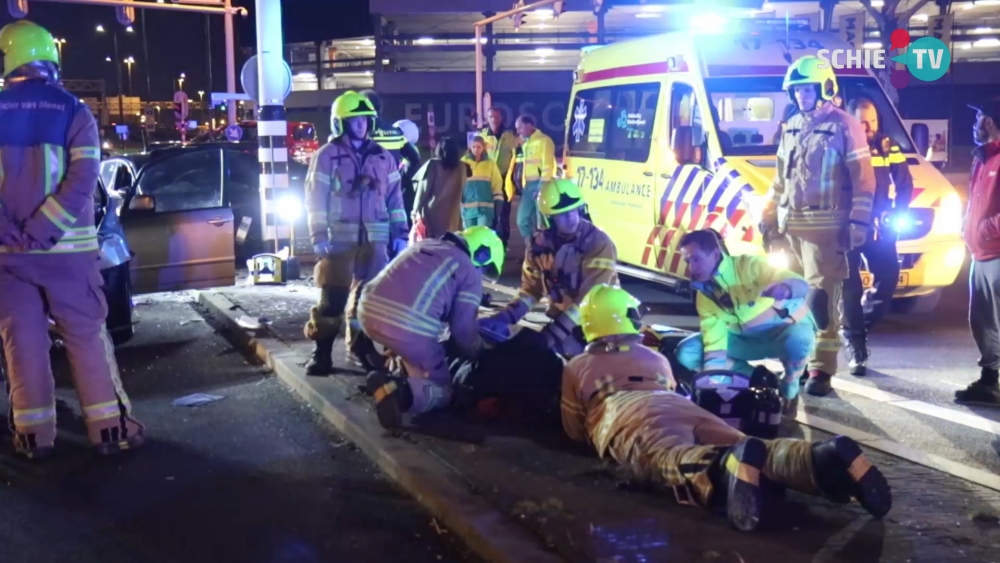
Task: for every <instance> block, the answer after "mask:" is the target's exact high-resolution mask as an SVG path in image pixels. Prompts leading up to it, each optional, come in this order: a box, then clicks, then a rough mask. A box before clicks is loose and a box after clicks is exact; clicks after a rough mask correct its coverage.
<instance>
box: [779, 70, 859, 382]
mask: <svg viewBox="0 0 1000 563" xmlns="http://www.w3.org/2000/svg"><path fill="white" fill-rule="evenodd" d="M824 67H825V68H824ZM783 88H784V89H785V91H786V92H787V93H788V96H789V97H790V98H791V99H792V101H793V102H794V103H795V104H797V106H798V108H799V113H798V114H796V115H794V116H792V117H791V118H790V119H789V120H788V123H787V125H786V126H785V131H784V134H783V135H782V136H781V143H780V144H779V145H778V160H777V167H776V171H775V175H774V182H773V183H772V185H771V190H770V192H769V194H768V195H769V201H768V207H767V209H766V210H765V214H764V218H763V221H762V224H761V231H762V232H763V233H765V235H766V236H769V237H772V238H773V237H774V236H775V235H777V234H781V235H784V237H785V241H786V242H787V244H788V245H789V246H790V247H791V250H792V253H793V256H792V257H791V258H793V262H794V265H793V267H794V268H796V270H797V271H798V272H800V273H801V274H803V276H804V277H805V279H806V281H807V282H808V283H809V285H810V286H811V287H813V288H816V289H822V290H824V292H825V309H826V310H827V313H828V322H827V323H826V325H825V326H822V327H821V330H820V331H819V333H818V334H817V339H816V351H815V352H814V354H813V356H812V358H810V359H809V364H808V369H809V379H808V381H807V382H806V386H805V390H806V392H807V393H809V394H811V395H818V396H824V395H827V394H829V393H830V391H831V389H832V386H831V383H830V378H831V377H832V376H833V375H834V374H835V373H836V372H837V354H838V352H839V351H840V339H839V335H838V334H837V332H838V330H839V327H840V311H839V305H840V300H841V290H842V288H843V281H844V278H846V277H847V256H846V253H847V252H848V251H850V250H852V249H854V248H856V247H858V246H861V245H862V244H864V243H865V241H866V240H867V239H868V229H869V224H870V221H871V210H872V198H873V197H874V194H875V171H874V169H873V168H872V160H871V152H870V151H869V149H868V140H867V137H866V136H865V132H864V129H863V128H862V127H861V123H859V122H858V120H856V119H854V118H853V117H852V116H850V115H849V114H847V113H846V112H845V111H844V110H842V109H839V108H837V107H836V106H835V105H834V104H833V103H832V100H833V99H834V97H835V96H836V95H837V91H838V89H837V79H836V76H835V75H834V73H833V70H832V69H831V68H830V67H829V65H824V64H823V62H822V61H820V60H819V59H818V58H817V57H814V56H805V57H802V58H800V59H799V60H797V61H795V62H794V63H792V65H791V66H790V67H789V68H788V73H787V74H786V75H785V81H784V86H783Z"/></svg>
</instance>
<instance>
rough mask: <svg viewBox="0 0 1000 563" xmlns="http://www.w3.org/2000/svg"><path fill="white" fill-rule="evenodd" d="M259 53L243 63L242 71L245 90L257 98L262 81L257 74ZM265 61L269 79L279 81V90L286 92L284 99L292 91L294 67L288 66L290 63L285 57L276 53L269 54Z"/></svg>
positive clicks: (241, 79) (241, 77)
mask: <svg viewBox="0 0 1000 563" xmlns="http://www.w3.org/2000/svg"><path fill="white" fill-rule="evenodd" d="M258 56H259V55H254V56H252V57H250V58H249V59H247V62H246V64H244V65H243V70H242V71H241V72H240V84H242V85H243V91H244V92H246V93H247V95H248V96H250V97H251V98H252V99H254V100H256V99H257V97H258V96H259V93H258V88H259V85H260V82H259V81H258V78H259V77H258V76H257V74H258V73H257V57H258ZM265 62H266V63H267V64H266V65H265V67H266V70H265V72H267V74H268V77H267V79H268V80H277V81H279V88H278V89H279V91H281V92H284V94H283V95H282V96H281V99H282V100H284V99H285V98H287V97H288V95H289V94H291V93H292V69H291V68H290V67H289V66H288V63H286V62H285V60H284V59H282V58H278V57H277V56H275V55H268V56H267V58H266V60H265Z"/></svg>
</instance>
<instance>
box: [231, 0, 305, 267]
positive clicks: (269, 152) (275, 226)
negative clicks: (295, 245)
mask: <svg viewBox="0 0 1000 563" xmlns="http://www.w3.org/2000/svg"><path fill="white" fill-rule="evenodd" d="M255 6H256V10H257V14H256V16H257V76H258V80H257V91H256V92H247V94H250V95H254V94H256V96H257V138H258V146H259V148H258V151H257V159H258V160H259V161H260V210H261V215H262V217H261V219H262V222H261V227H262V228H261V231H262V232H263V234H264V236H263V238H264V240H270V239H272V238H273V239H274V246H275V252H277V251H278V246H279V239H281V238H284V237H282V236H281V235H282V234H283V233H281V232H280V231H279V221H278V219H279V218H278V217H277V216H276V214H275V211H276V209H275V207H276V204H277V203H278V202H279V201H281V200H282V199H283V196H284V194H286V193H288V191H289V190H288V147H287V144H286V143H287V138H288V123H287V122H286V121H285V105H284V104H285V91H284V87H285V84H284V80H280V79H279V78H280V74H281V73H284V72H286V70H285V62H284V59H283V57H282V53H283V51H284V43H283V39H282V31H281V0H256V4H255ZM232 106H235V104H231V107H232ZM232 109H233V110H235V107H232ZM282 227H283V225H282ZM289 227H291V230H294V228H295V224H294V222H291V224H290V225H289ZM289 238H290V239H292V240H294V237H291V236H289ZM290 252H291V253H292V254H294V249H290Z"/></svg>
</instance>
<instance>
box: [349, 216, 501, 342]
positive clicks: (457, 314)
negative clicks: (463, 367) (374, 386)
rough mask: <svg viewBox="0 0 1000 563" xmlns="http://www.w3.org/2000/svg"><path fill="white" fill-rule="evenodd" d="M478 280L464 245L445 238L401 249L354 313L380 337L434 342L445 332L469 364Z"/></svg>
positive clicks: (480, 291) (476, 330) (367, 289)
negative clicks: (378, 327)
mask: <svg viewBox="0 0 1000 563" xmlns="http://www.w3.org/2000/svg"><path fill="white" fill-rule="evenodd" d="M482 296H483V282H482V276H481V275H480V273H479V271H478V270H476V267H475V266H474V265H473V264H472V259H471V258H470V257H469V251H468V249H467V247H466V246H465V242H464V241H463V240H462V239H460V238H459V237H457V236H455V235H453V234H448V235H445V236H444V237H442V238H436V239H426V240H422V241H420V242H418V243H416V244H415V245H413V246H411V247H409V248H407V249H406V250H405V251H403V253H402V254H400V255H399V256H397V257H396V258H395V259H394V260H393V261H392V262H390V263H389V265H388V266H386V268H385V269H383V270H382V272H381V273H379V274H378V275H377V276H375V279H373V280H372V281H370V282H368V284H366V285H365V289H364V291H363V292H362V294H361V301H360V305H359V307H358V314H359V316H365V317H367V319H366V321H365V322H372V321H376V322H378V323H380V324H381V325H382V326H383V327H384V330H382V332H383V333H384V334H395V335H399V337H400V338H407V337H409V338H425V339H428V340H431V341H432V342H438V340H439V338H440V336H441V334H442V332H443V331H444V329H445V327H448V328H449V329H450V332H451V339H452V342H453V343H454V344H455V345H456V346H457V347H458V348H459V350H461V351H462V353H463V355H465V356H466V357H470V358H472V359H475V357H476V354H478V352H479V350H480V348H481V347H482V340H481V339H480V337H479V325H478V322H477V317H478V315H479V303H480V302H481V300H482Z"/></svg>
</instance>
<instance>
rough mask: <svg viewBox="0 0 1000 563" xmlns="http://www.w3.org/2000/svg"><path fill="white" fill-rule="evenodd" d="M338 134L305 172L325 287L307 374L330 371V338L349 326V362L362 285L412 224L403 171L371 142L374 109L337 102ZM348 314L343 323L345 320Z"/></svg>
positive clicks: (309, 327) (312, 325)
mask: <svg viewBox="0 0 1000 563" xmlns="http://www.w3.org/2000/svg"><path fill="white" fill-rule="evenodd" d="M330 119H331V125H332V129H333V135H332V136H331V140H330V142H329V143H327V144H326V145H324V146H323V147H321V148H320V149H319V151H318V152H317V153H316V155H315V156H314V157H313V159H312V162H311V163H310V165H309V173H308V174H307V175H306V183H305V191H306V198H305V199H306V210H307V212H308V214H309V215H308V217H309V232H310V235H311V236H312V243H313V250H314V252H315V253H316V255H317V256H318V257H320V258H321V260H320V261H319V263H318V264H316V270H315V278H316V286H317V287H319V288H320V289H321V290H322V293H321V295H320V300H319V303H318V304H317V305H316V306H315V307H313V308H312V310H311V311H310V315H309V321H308V322H307V323H306V326H305V335H306V337H307V338H309V339H311V340H314V341H315V342H316V348H315V350H314V352H313V357H312V359H311V360H310V362H309V364H308V365H307V366H306V372H307V373H308V374H309V375H327V374H329V373H330V372H331V371H332V370H333V361H332V357H331V355H332V350H333V343H334V341H335V340H336V338H337V336H338V335H340V333H341V326H342V325H345V327H346V335H345V336H346V340H347V349H348V360H349V361H350V362H352V363H355V364H360V362H359V360H358V358H357V355H356V354H354V350H355V349H356V347H357V346H358V345H359V343H360V342H361V340H360V338H359V335H360V328H359V326H358V325H357V302H358V297H359V295H360V294H361V289H362V287H363V286H364V284H365V283H366V282H368V281H369V280H371V279H372V278H374V277H375V276H376V275H378V273H379V272H380V271H382V268H384V267H385V265H386V263H387V262H388V260H389V255H388V253H389V248H390V245H391V246H392V247H393V248H394V249H395V250H397V251H398V250H401V249H402V248H404V247H405V246H406V236H407V229H408V227H407V222H406V212H405V211H404V210H403V199H402V195H401V193H400V188H399V181H400V175H399V170H398V169H397V166H396V161H395V159H393V157H392V155H391V154H389V152H388V151H387V150H386V149H384V148H382V147H381V146H379V145H378V143H375V142H374V141H372V140H371V131H372V126H373V124H374V120H375V109H374V108H373V107H372V105H371V103H370V102H369V101H368V100H367V99H366V98H365V97H364V96H362V95H361V94H358V93H357V92H352V91H349V92H345V93H344V94H342V95H341V96H340V97H339V98H337V99H336V100H335V101H334V102H333V107H332V110H331V114H330ZM345 317H346V320H345Z"/></svg>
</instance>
